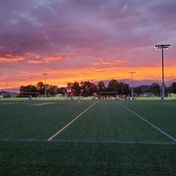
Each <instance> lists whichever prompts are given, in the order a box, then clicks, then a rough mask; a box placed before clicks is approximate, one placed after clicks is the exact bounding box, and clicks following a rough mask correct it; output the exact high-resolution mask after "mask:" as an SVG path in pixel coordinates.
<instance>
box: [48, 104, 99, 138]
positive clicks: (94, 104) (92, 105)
mask: <svg viewBox="0 0 176 176" xmlns="http://www.w3.org/2000/svg"><path fill="white" fill-rule="evenodd" d="M96 103H98V101H96V102H95V103H94V104H92V105H91V106H89V107H88V108H87V109H86V110H84V111H83V112H82V113H81V114H79V115H78V116H77V117H75V118H74V119H73V120H72V121H70V122H69V123H68V124H67V125H65V126H64V127H63V128H62V129H60V130H59V131H58V132H57V133H55V134H54V135H53V136H51V137H50V138H49V139H48V141H51V140H52V139H53V138H54V137H56V136H57V135H58V134H59V133H61V132H62V131H63V130H65V128H67V127H68V126H70V125H71V124H72V123H73V122H74V121H75V120H77V119H78V118H79V117H80V116H81V115H83V114H84V113H85V112H87V111H88V110H89V109H90V108H91V107H92V106H94V105H95V104H96Z"/></svg>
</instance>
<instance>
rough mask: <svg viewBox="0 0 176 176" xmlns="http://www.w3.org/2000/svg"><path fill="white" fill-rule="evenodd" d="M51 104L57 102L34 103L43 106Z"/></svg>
mask: <svg viewBox="0 0 176 176" xmlns="http://www.w3.org/2000/svg"><path fill="white" fill-rule="evenodd" d="M49 104H55V102H47V103H38V104H32V106H43V105H49Z"/></svg>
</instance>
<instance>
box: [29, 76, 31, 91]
mask: <svg viewBox="0 0 176 176" xmlns="http://www.w3.org/2000/svg"><path fill="white" fill-rule="evenodd" d="M29 80H30V92H31V77H29Z"/></svg>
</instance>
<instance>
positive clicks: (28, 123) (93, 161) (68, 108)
mask: <svg viewBox="0 0 176 176" xmlns="http://www.w3.org/2000/svg"><path fill="white" fill-rule="evenodd" d="M94 103H95V104H94ZM93 104H94V105H93ZM91 105H93V106H92V107H91ZM175 107H176V101H168V100H166V101H116V100H114V101H98V102H97V103H96V101H81V102H80V103H79V102H78V101H70V100H69V101H53V100H50V101H34V100H32V101H27V100H21V101H14V100H13V101H2V100H1V101H0V175H2V176H20V175H22V176H24V175H25V176H31V175H33V176H35V175H36V176H49V175H52V176H53V175H63V176H67V175H91V176H92V175H101V176H102V175H108V176H109V175H129V176H133V175H144V176H145V175H147V176H148V175H153V176H157V175H158V176H162V175H163V176H165V175H176V168H175V163H176V141H174V139H176V130H175V129H176V128H175V127H176V108H175ZM140 117H142V119H145V120H146V121H147V122H149V123H150V124H148V123H146V121H144V120H142V119H141V118H140ZM75 118H77V119H76V120H75V121H74V122H73V123H71V124H70V125H68V126H67V127H65V129H64V130H63V131H62V132H61V133H59V134H58V135H57V136H56V137H54V138H53V139H52V140H51V141H50V142H48V141H47V140H48V139H49V138H50V137H51V136H52V135H54V134H55V133H56V132H58V131H59V130H60V129H62V128H63V127H64V126H66V125H67V124H68V123H69V122H71V121H72V120H74V119H75ZM151 124H152V125H154V126H155V127H157V129H156V128H154V127H153V126H152V125H151ZM158 129H159V130H161V131H159V130H158ZM162 132H164V133H162ZM166 134H167V135H169V136H171V137H172V138H173V139H171V138H169V137H168V136H167V135H166Z"/></svg>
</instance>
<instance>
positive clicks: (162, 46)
mask: <svg viewBox="0 0 176 176" xmlns="http://www.w3.org/2000/svg"><path fill="white" fill-rule="evenodd" d="M169 47H170V44H161V45H155V48H156V49H161V50H162V94H161V100H164V94H165V93H164V92H165V84H164V49H168V48H169Z"/></svg>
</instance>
